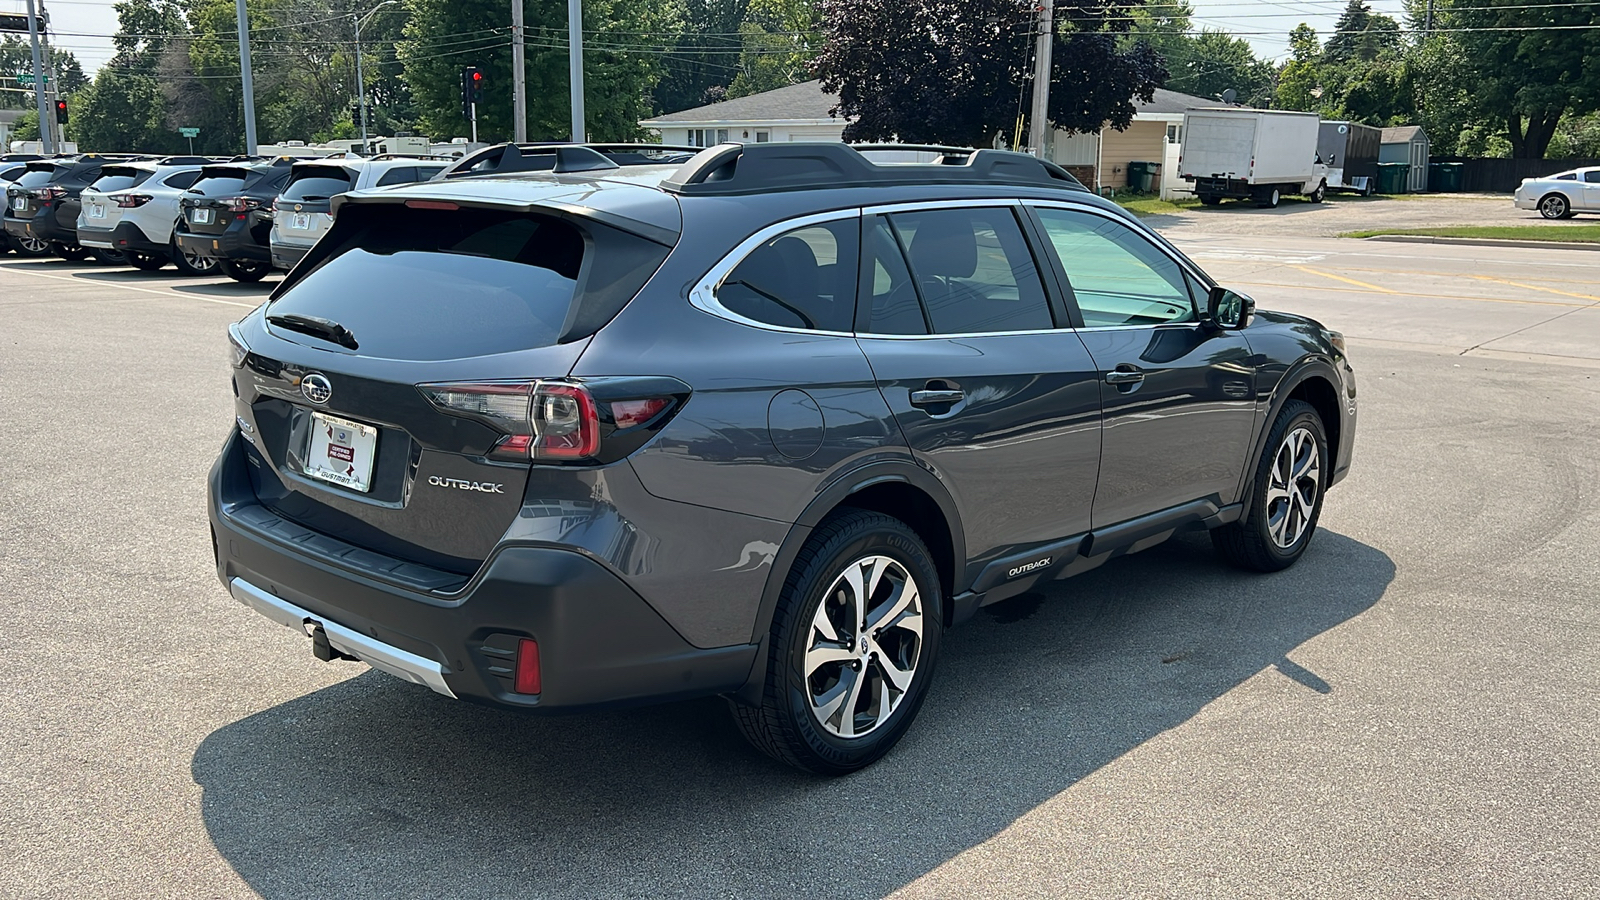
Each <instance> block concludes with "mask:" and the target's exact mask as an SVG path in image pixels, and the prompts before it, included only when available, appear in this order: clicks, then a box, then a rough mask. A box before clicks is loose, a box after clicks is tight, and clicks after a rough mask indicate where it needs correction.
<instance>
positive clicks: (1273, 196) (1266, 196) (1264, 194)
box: [1256, 188, 1283, 209]
mask: <svg viewBox="0 0 1600 900" xmlns="http://www.w3.org/2000/svg"><path fill="white" fill-rule="evenodd" d="M1282 196H1283V195H1282V194H1280V193H1278V189H1277V188H1266V189H1264V190H1261V191H1257V192H1256V206H1259V207H1261V208H1262V209H1277V208H1278V200H1279V199H1281V198H1282Z"/></svg>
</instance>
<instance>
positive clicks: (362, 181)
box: [0, 153, 449, 282]
mask: <svg viewBox="0 0 1600 900" xmlns="http://www.w3.org/2000/svg"><path fill="white" fill-rule="evenodd" d="M448 164H449V161H447V160H440V159H434V158H417V157H407V156H378V157H371V158H364V157H348V158H328V159H314V160H307V159H300V158H296V157H289V156H279V157H272V158H259V157H236V158H234V159H229V160H219V159H211V158H206V157H195V156H169V157H161V158H155V157H138V156H125V155H113V154H96V153H89V154H84V155H81V156H58V157H51V158H42V157H0V184H4V185H5V194H6V206H5V219H4V222H5V231H4V234H3V236H0V252H4V251H6V250H10V251H12V252H15V253H17V254H18V255H21V256H32V257H45V256H59V257H61V258H63V259H69V260H82V259H87V258H91V257H92V258H94V259H96V260H98V261H100V262H102V263H106V264H108V265H130V266H133V267H134V268H136V269H143V270H147V271H153V270H156V269H160V268H162V267H163V266H165V265H167V264H168V263H171V264H172V265H174V266H175V267H177V269H178V270H179V271H180V272H183V273H185V274H190V275H211V274H215V273H217V272H221V273H222V274H224V275H227V276H228V277H230V278H233V279H235V280H237V281H246V282H248V281H259V280H261V279H262V278H263V277H265V276H266V274H267V273H268V272H270V271H272V270H273V269H281V270H285V271H286V270H288V269H289V268H290V267H292V266H293V265H294V264H295V263H296V262H298V261H299V259H300V257H301V256H303V255H305V252H306V251H307V250H309V249H310V248H311V246H312V245H313V244H315V243H316V241H317V239H318V238H319V237H321V236H322V234H323V233H324V232H326V231H327V229H328V227H329V225H330V224H331V223H332V217H331V215H330V201H331V200H332V198H333V197H334V196H336V195H338V194H342V193H344V192H346V191H352V190H357V189H363V188H381V187H387V186H390V185H398V184H408V183H411V182H416V181H427V180H428V179H430V178H432V177H434V176H436V175H439V174H440V173H442V172H443V170H444V169H445V168H446V166H447V165H448Z"/></svg>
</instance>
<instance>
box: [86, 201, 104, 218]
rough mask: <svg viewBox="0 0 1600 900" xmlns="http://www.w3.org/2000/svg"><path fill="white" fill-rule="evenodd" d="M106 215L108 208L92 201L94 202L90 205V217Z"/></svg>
mask: <svg viewBox="0 0 1600 900" xmlns="http://www.w3.org/2000/svg"><path fill="white" fill-rule="evenodd" d="M105 217H106V208H105V207H104V206H101V205H100V204H98V203H92V204H90V205H89V218H91V219H104V218H105Z"/></svg>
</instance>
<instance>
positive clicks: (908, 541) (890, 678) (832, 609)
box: [733, 510, 942, 775]
mask: <svg viewBox="0 0 1600 900" xmlns="http://www.w3.org/2000/svg"><path fill="white" fill-rule="evenodd" d="M941 611H942V601H941V588H940V585H939V576H938V572H937V570H936V569H935V568H934V564H933V558H932V556H930V555H929V553H928V549H927V547H926V546H924V545H923V543H922V539H921V538H919V537H918V536H917V533H916V532H915V531H912V530H911V528H910V527H908V526H907V525H906V524H905V523H904V522H901V521H900V520H899V519H895V518H892V517H890V516H886V515H883V514H881V513H875V512H868V511H866V510H847V511H845V512H843V513H841V514H839V515H837V516H834V517H833V518H830V519H829V520H827V521H826V522H824V523H823V524H822V525H820V526H818V527H817V530H816V531H815V532H814V533H813V534H812V535H811V538H810V540H808V541H807V542H806V545H805V547H804V549H802V550H801V551H800V554H799V556H798V558H797V559H796V560H795V564H794V568H793V569H792V570H791V571H790V572H789V577H788V579H787V580H786V581H785V583H784V587H783V594H782V595H781V596H780V598H779V600H778V606H777V609H776V610H775V611H774V614H773V621H772V632H771V641H770V644H769V646H770V648H771V650H770V655H769V658H768V661H767V672H766V682H765V686H764V689H763V693H762V698H761V705H760V706H747V705H744V704H740V703H733V711H734V718H735V720H736V721H737V722H738V723H739V727H740V730H741V731H743V732H744V735H745V737H746V738H748V739H749V740H750V742H751V743H752V744H754V745H755V746H756V747H758V748H760V749H761V750H763V751H765V752H766V753H767V754H769V755H771V756H772V757H774V758H776V759H778V760H780V761H782V762H786V763H788V764H790V765H792V766H795V767H797V768H800V769H804V770H806V771H809V772H815V773H818V774H822V775H842V774H845V773H847V772H853V771H855V770H857V769H860V768H862V767H863V766H867V765H870V764H871V763H872V762H874V761H876V760H877V759H878V758H880V757H882V756H883V755H884V754H885V753H888V752H889V750H890V748H892V747H893V746H894V745H895V743H896V742H898V741H899V740H900V738H901V736H902V735H904V734H905V732H906V729H907V728H909V727H910V726H911V722H912V720H913V719H914V718H915V717H916V715H917V709H918V708H919V707H920V706H921V705H922V700H923V697H924V696H926V694H927V690H928V683H929V681H930V680H931V679H932V677H933V665H934V660H935V659H936V658H937V656H938V650H939V635H940V630H941Z"/></svg>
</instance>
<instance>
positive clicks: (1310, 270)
mask: <svg viewBox="0 0 1600 900" xmlns="http://www.w3.org/2000/svg"><path fill="white" fill-rule="evenodd" d="M1289 268H1291V269H1299V270H1300V271H1302V272H1305V273H1306V274H1308V275H1321V276H1322V277H1323V278H1332V279H1333V280H1334V281H1342V282H1344V283H1345V284H1353V285H1355V286H1356V287H1359V288H1366V289H1367V290H1369V291H1377V292H1378V293H1380V294H1398V293H1400V292H1399V291H1396V290H1391V289H1389V288H1386V287H1383V286H1381V285H1376V284H1367V283H1366V282H1365V281H1357V280H1355V279H1354V278H1346V277H1344V276H1343V275H1335V274H1333V273H1332V272H1323V271H1321V270H1319V269H1313V268H1311V267H1310V266H1290V267H1289Z"/></svg>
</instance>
